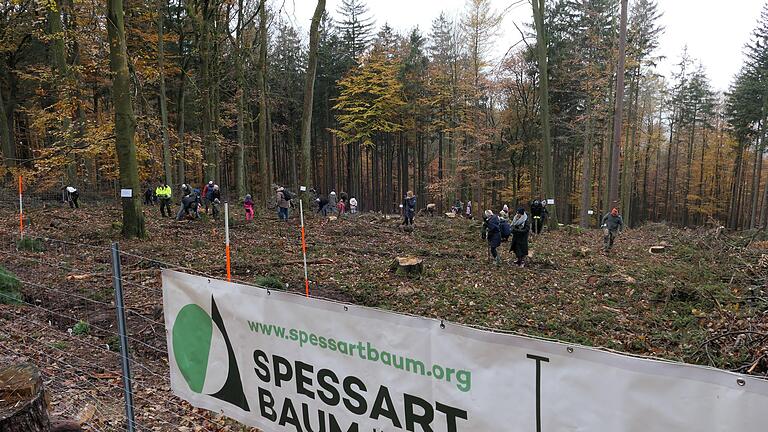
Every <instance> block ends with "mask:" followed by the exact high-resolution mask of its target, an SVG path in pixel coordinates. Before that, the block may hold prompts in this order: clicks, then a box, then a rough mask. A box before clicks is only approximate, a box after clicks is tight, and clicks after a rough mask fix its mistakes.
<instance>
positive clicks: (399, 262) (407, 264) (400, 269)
mask: <svg viewBox="0 0 768 432" xmlns="http://www.w3.org/2000/svg"><path fill="white" fill-rule="evenodd" d="M389 270H390V271H393V272H395V273H397V274H398V275H401V276H421V274H422V273H424V260H422V259H421V258H416V257H397V258H395V259H393V260H392V264H390V265H389Z"/></svg>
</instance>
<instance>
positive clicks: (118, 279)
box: [112, 243, 135, 432]
mask: <svg viewBox="0 0 768 432" xmlns="http://www.w3.org/2000/svg"><path fill="white" fill-rule="evenodd" d="M122 279H123V276H122V272H121V271H120V250H119V248H118V245H117V243H112V282H113V284H114V286H115V309H116V310H117V329H118V332H119V333H120V361H121V364H122V367H123V388H124V391H125V418H126V420H127V426H128V427H127V429H126V430H127V431H128V432H134V430H135V420H134V417H133V392H132V390H131V367H130V361H129V359H128V332H127V330H126V325H125V305H124V304H123V281H122Z"/></svg>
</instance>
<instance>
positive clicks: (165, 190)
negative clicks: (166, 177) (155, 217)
mask: <svg viewBox="0 0 768 432" xmlns="http://www.w3.org/2000/svg"><path fill="white" fill-rule="evenodd" d="M171 194H172V191H171V187H170V186H168V184H167V183H163V184H162V185H160V186H158V187H157V189H155V195H156V196H157V199H159V200H160V214H162V215H163V217H171Z"/></svg>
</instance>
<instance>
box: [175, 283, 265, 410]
mask: <svg viewBox="0 0 768 432" xmlns="http://www.w3.org/2000/svg"><path fill="white" fill-rule="evenodd" d="M214 324H215V325H216V328H217V329H218V330H219V332H221V335H222V336H223V337H224V342H225V343H226V346H227V356H228V358H229V370H228V372H227V380H226V382H225V383H224V385H223V386H222V388H221V389H220V390H219V391H217V392H216V393H213V394H209V395H208V396H211V397H214V398H216V399H219V400H222V401H224V402H228V403H231V404H233V405H235V406H237V407H239V408H241V409H243V410H245V411H250V409H249V407H248V401H247V400H246V398H245V392H244V391H243V383H242V381H241V380H240V369H239V368H238V366H237V358H236V357H235V353H234V350H233V349H232V343H231V342H230V340H229V336H228V335H227V330H226V328H225V327H224V321H223V320H222V318H221V314H220V313H219V308H218V307H217V306H216V300H215V299H214V298H213V296H211V315H208V313H207V312H206V311H205V310H204V309H203V308H201V307H200V306H198V305H196V304H188V305H186V306H184V307H183V308H181V310H180V311H179V313H178V315H176V320H175V321H174V323H173V329H172V331H171V332H172V335H173V347H172V349H173V355H174V358H175V359H176V365H177V366H178V368H179V371H180V372H181V375H182V376H183V377H184V380H185V381H186V382H187V385H189V388H190V389H191V390H192V391H193V392H195V393H202V392H203V388H204V387H205V380H206V374H207V371H208V361H209V359H210V357H211V354H212V353H211V347H212V341H213V336H214V331H213V330H214V329H213V326H214Z"/></svg>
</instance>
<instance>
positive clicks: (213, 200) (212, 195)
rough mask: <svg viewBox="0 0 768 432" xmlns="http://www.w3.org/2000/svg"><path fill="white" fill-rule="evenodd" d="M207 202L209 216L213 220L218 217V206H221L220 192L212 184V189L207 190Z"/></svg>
mask: <svg viewBox="0 0 768 432" xmlns="http://www.w3.org/2000/svg"><path fill="white" fill-rule="evenodd" d="M208 201H209V202H210V204H211V216H213V218H214V219H218V217H219V205H220V204H221V191H220V190H219V185H217V184H214V185H213V188H210V189H208Z"/></svg>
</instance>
